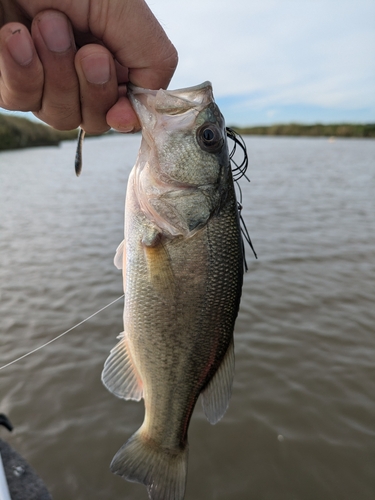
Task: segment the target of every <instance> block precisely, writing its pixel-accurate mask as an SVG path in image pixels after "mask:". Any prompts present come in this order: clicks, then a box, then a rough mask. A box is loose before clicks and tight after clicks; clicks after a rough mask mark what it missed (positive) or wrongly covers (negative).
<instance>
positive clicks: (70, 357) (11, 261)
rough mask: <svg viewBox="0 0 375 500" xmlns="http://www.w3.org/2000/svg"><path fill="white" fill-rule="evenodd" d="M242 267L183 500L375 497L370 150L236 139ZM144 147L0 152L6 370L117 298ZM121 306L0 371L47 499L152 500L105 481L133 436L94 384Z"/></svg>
mask: <svg viewBox="0 0 375 500" xmlns="http://www.w3.org/2000/svg"><path fill="white" fill-rule="evenodd" d="M246 143H247V147H248V151H249V159H250V168H249V176H250V178H251V183H250V184H247V183H243V184H242V189H243V197H244V200H243V205H244V217H245V219H246V222H247V227H248V230H249V232H250V235H251V237H252V240H253V243H254V246H255V249H256V251H257V253H258V256H259V259H258V260H257V261H256V260H255V259H254V258H253V257H252V254H251V252H248V258H247V260H248V265H249V271H248V273H247V274H246V276H245V283H244V290H243V299H242V304H241V310H240V314H239V318H238V321H237V325H236V331H235V339H236V375H235V382H234V390H233V396H232V399H231V404H230V407H229V410H228V412H227V413H226V415H225V417H224V418H223V420H222V421H221V422H219V423H218V424H217V425H216V426H211V425H210V424H209V423H208V422H207V421H206V419H205V417H204V415H203V412H202V410H201V406H200V404H198V405H197V408H196V410H195V412H194V416H193V419H192V422H191V425H190V432H189V440H190V459H189V474H188V484H187V492H186V500H211V499H212V500H229V499H230V500H317V499H319V500H333V499H338V500H353V499H356V500H373V499H374V498H375V305H374V299H375V141H370V140H368V141H366V140H349V139H348V140H346V139H341V140H336V141H335V142H330V141H328V140H327V139H315V138H311V139H304V138H267V137H264V138H262V137H247V138H246ZM138 146H139V136H130V137H129V136H125V137H124V136H119V135H115V136H108V137H104V138H97V139H90V140H87V141H86V143H85V145H84V164H83V173H82V175H81V177H80V178H79V179H77V178H75V175H74V169H73V161H74V149H75V144H74V143H72V142H67V143H63V144H62V145H61V146H60V147H55V148H54V147H51V148H37V149H29V150H22V151H9V152H2V153H0V365H4V364H5V363H7V362H9V361H11V360H12V359H14V358H16V357H18V356H21V355H22V354H24V353H25V352H28V351H29V350H31V349H33V348H36V347H38V346H39V345H41V344H43V343H44V342H46V341H48V340H50V339H52V338H53V337H55V336H57V335H59V334H60V333H62V332H64V331H65V330H66V329H68V328H69V327H71V326H73V325H75V324H76V323H78V322H80V321H81V320H83V319H85V318H86V317H87V316H89V315H91V314H92V313H94V312H95V311H97V310H98V309H100V308H101V307H103V306H105V305H106V304H108V303H109V302H111V301H112V300H114V299H116V298H117V297H119V296H120V295H121V294H122V280H121V273H120V272H119V271H118V270H117V269H116V268H115V267H114V266H113V255H114V251H115V249H116V247H117V245H118V243H119V242H120V241H121V240H122V233H123V204H124V196H125V191H126V181H127V177H128V174H129V171H130V169H131V167H132V165H133V163H134V160H135V157H136V153H137V150H138ZM122 307H123V303H122V301H119V302H117V303H116V304H114V305H112V306H111V307H109V308H108V309H106V310H104V311H102V312H101V313H100V314H98V315H97V316H95V317H94V318H92V319H91V320H89V321H88V322H86V323H84V324H83V325H81V326H80V327H78V328H77V329H76V330H74V331H72V332H70V333H68V334H67V335H66V336H64V337H63V338H61V339H59V340H58V341H56V342H55V343H53V344H51V345H49V346H48V347H46V348H45V349H43V350H40V351H38V352H36V353H35V354H33V355H31V356H29V357H27V358H25V359H23V360H22V361H20V362H18V363H16V364H14V365H12V366H10V367H8V368H6V369H4V370H2V371H0V412H3V413H6V414H7V415H8V416H9V418H10V419H11V421H12V422H13V424H14V426H15V430H14V432H13V433H12V435H10V434H8V433H6V431H5V429H4V430H2V431H1V437H2V438H4V439H7V440H8V441H9V442H10V444H12V445H13V446H14V447H15V448H16V449H17V450H18V451H19V452H21V453H22V454H23V455H24V456H25V458H27V460H28V461H29V462H30V463H31V464H32V466H33V467H34V468H35V469H36V470H37V471H38V473H39V474H40V476H41V477H42V478H43V479H44V481H45V482H46V484H47V486H48V488H49V489H50V491H51V493H52V494H53V497H54V499H55V500H66V499H74V500H87V499H90V500H103V499H111V500H125V499H132V500H146V499H147V493H146V489H145V488H144V487H142V486H140V485H137V484H133V483H127V482H125V481H123V480H122V479H121V478H119V477H118V476H114V475H112V473H111V472H110V471H109V463H110V461H111V459H112V457H113V455H114V454H115V452H116V451H117V450H118V449H119V448H120V446H121V445H122V444H123V443H124V442H125V441H126V440H127V438H128V437H129V436H130V434H132V433H133V432H134V431H135V430H136V429H137V428H138V426H139V425H140V424H141V422H142V418H143V404H142V403H135V402H125V401H122V400H119V399H117V398H115V397H114V396H113V395H111V394H110V393H109V392H108V391H107V390H106V389H105V388H104V387H103V386H102V384H101V381H100V373H101V370H102V366H103V363H104V361H105V359H106V357H107V355H108V353H109V350H110V349H111V348H112V347H113V346H114V345H115V343H116V342H117V341H116V336H117V334H118V333H119V332H121V331H122Z"/></svg>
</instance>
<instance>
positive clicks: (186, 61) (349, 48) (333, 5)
mask: <svg viewBox="0 0 375 500" xmlns="http://www.w3.org/2000/svg"><path fill="white" fill-rule="evenodd" d="M150 5H151V8H153V9H154V11H155V13H156V15H157V16H158V18H159V19H161V22H162V24H163V25H164V27H165V29H166V31H167V33H168V34H169V36H170V38H171V39H172V41H173V42H174V44H175V45H176V47H177V49H178V51H179V55H180V64H179V68H178V70H177V72H176V75H175V77H174V79H173V80H172V84H171V86H172V87H174V88H179V87H185V86H190V85H195V84H197V83H200V82H201V81H204V80H207V79H209V80H211V81H212V83H213V86H214V91H215V95H216V97H217V98H219V99H220V100H221V101H223V102H224V101H225V99H226V100H227V102H229V101H228V100H229V99H230V98H233V97H235V96H237V98H238V99H236V100H234V103H235V104H234V105H233V108H232V110H233V111H234V110H235V108H236V106H237V105H238V106H239V107H241V106H242V107H245V108H246V107H253V108H257V109H258V110H260V109H264V114H265V118H266V117H268V118H269V116H270V109H271V108H273V109H274V112H273V114H274V116H276V115H277V112H276V111H275V110H276V109H277V108H281V107H283V108H286V107H293V106H300V109H301V111H302V110H303V109H307V107H314V106H315V107H316V109H323V110H326V111H328V110H329V109H331V110H333V111H334V112H333V113H332V116H334V115H335V116H337V115H338V114H340V113H341V114H340V116H341V115H344V114H345V111H348V113H347V115H348V119H349V117H350V118H351V119H352V118H353V116H354V115H353V112H354V111H355V110H356V109H357V110H358V116H359V117H360V116H361V117H363V110H365V109H366V110H367V111H366V113H367V114H366V113H365V114H366V116H367V115H368V116H373V121H375V83H374V82H375V23H374V22H373V19H374V18H375V2H373V0H355V1H353V0H341V1H337V0H262V2H259V0H238V1H232V2H231V1H225V2H224V1H222V0H216V1H214V0H204V1H203V0H199V1H198V0H189V2H184V3H183V2H181V3H179V4H178V7H177V6H176V3H175V2H171V1H170V0H164V1H163V0H158V2H156V1H155V2H154V3H153V4H150ZM361 110H362V111H361ZM335 112H336V114H335ZM337 112H339V113H337ZM325 115H327V113H325ZM301 119H303V117H302V116H301Z"/></svg>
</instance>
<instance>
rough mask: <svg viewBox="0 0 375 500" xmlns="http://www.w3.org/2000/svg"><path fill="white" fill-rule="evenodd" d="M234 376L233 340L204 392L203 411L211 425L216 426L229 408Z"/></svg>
mask: <svg viewBox="0 0 375 500" xmlns="http://www.w3.org/2000/svg"><path fill="white" fill-rule="evenodd" d="M233 375H234V343H233V339H232V340H231V342H230V344H229V346H228V350H227V352H226V354H225V356H224V359H223V361H222V362H221V364H220V366H219V368H218V370H217V372H216V373H215V375H214V376H213V377H212V379H211V380H210V382H209V384H208V386H207V387H206V388H205V389H204V391H203V392H202V406H203V411H204V414H205V415H206V417H207V420H208V421H209V422H210V424H216V423H217V422H218V421H219V420H220V419H221V418H222V417H223V416H224V413H225V412H226V410H227V408H228V405H229V400H230V397H231V394H232V384H233Z"/></svg>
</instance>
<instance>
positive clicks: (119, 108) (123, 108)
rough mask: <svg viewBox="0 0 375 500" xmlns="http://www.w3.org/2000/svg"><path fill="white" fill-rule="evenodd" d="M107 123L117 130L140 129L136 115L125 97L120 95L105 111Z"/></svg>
mask: <svg viewBox="0 0 375 500" xmlns="http://www.w3.org/2000/svg"><path fill="white" fill-rule="evenodd" d="M107 123H108V125H109V126H110V127H112V128H114V129H115V130H117V131H118V132H138V131H139V130H141V126H140V124H139V121H138V118H137V115H136V114H135V112H134V109H133V108H132V105H131V104H130V101H129V99H128V98H127V97H125V96H121V97H120V98H119V99H118V101H117V102H116V104H115V105H114V106H112V108H111V109H110V110H109V111H108V113H107Z"/></svg>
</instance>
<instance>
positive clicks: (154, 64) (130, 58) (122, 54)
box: [89, 0, 178, 89]
mask: <svg viewBox="0 0 375 500" xmlns="http://www.w3.org/2000/svg"><path fill="white" fill-rule="evenodd" d="M89 27H90V30H91V32H92V33H94V34H95V36H96V37H97V38H98V39H100V40H102V41H103V42H104V44H105V46H106V47H108V48H109V50H111V52H112V53H113V54H114V55H115V58H116V59H117V60H118V61H119V62H120V64H122V65H124V66H126V67H128V68H129V81H131V82H132V83H134V84H135V85H137V86H139V87H145V88H152V89H159V88H161V87H162V88H166V87H167V86H168V84H169V82H170V80H171V78H172V76H173V73H174V71H175V69H176V66H177V61H178V57H177V51H176V49H175V48H174V46H173V45H172V43H171V42H170V40H169V39H168V37H167V35H166V34H165V32H164V30H163V28H162V27H161V26H160V24H159V22H158V21H157V19H156V18H155V17H154V15H153V14H152V12H151V10H150V9H149V7H148V6H147V4H146V3H145V2H144V1H143V0H128V1H127V2H123V1H121V0H112V1H111V2H93V4H92V7H91V9H90V12H89Z"/></svg>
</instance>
